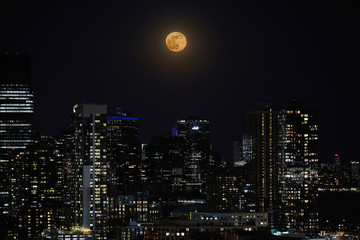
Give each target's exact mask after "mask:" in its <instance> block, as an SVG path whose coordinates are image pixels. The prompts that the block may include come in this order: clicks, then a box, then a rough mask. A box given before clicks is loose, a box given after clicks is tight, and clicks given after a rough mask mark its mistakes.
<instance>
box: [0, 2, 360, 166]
mask: <svg viewBox="0 0 360 240" xmlns="http://www.w3.org/2000/svg"><path fill="white" fill-rule="evenodd" d="M1 8H2V9H4V14H3V15H2V16H1V24H2V26H3V35H2V37H1V38H0V52H2V53H4V52H9V53H15V52H22V53H26V54H29V55H30V57H31V63H32V75H33V88H34V91H35V93H36V94H35V99H34V100H35V106H36V107H35V113H34V114H35V127H36V129H37V130H38V131H41V132H44V133H45V134H50V135H55V134H59V129H65V128H68V126H69V125H70V122H69V117H68V116H69V114H70V112H71V109H72V106H73V104H75V103H89V102H94V103H98V104H110V107H112V108H114V107H115V106H121V107H122V108H123V109H125V110H128V111H130V112H131V113H132V114H133V115H136V116H138V117H139V119H140V128H139V129H140V132H139V135H140V138H141V139H142V140H143V141H145V142H146V141H148V140H149V139H150V137H151V136H153V135H156V134H157V133H158V132H160V131H168V129H171V127H173V126H174V125H175V123H176V120H177V119H181V118H184V117H187V116H191V115H199V116H200V117H203V118H206V119H210V120H211V121H212V123H213V125H212V130H213V136H215V138H214V145H215V147H216V148H217V149H219V150H220V151H221V153H222V155H224V156H227V157H230V156H231V154H232V148H231V146H232V142H233V141H234V140H239V139H240V138H241V135H242V134H243V133H244V132H245V129H246V127H245V124H244V123H245V122H246V114H245V113H246V112H248V111H251V110H253V109H255V108H256V104H257V103H260V102H263V101H269V102H270V103H272V104H273V108H274V109H276V110H280V109H282V108H283V107H285V105H286V104H287V102H288V101H290V100H291V99H293V98H300V99H303V100H304V101H305V104H306V106H307V107H309V108H316V109H318V110H319V123H320V125H321V128H320V129H319V135H320V139H321V141H320V148H319V149H320V161H322V162H324V161H328V160H329V159H331V157H332V155H333V154H334V153H339V154H341V155H342V156H343V159H344V160H346V161H351V160H356V159H357V156H358V154H357V152H356V147H355V146H356V145H357V144H358V143H359V140H358V139H357V137H356V132H359V126H358V124H356V119H357V118H358V112H357V111H354V109H356V107H357V106H356V102H357V98H356V87H355V85H356V84H355V82H356V80H357V79H358V78H359V71H358V68H357V64H356V62H357V60H356V59H357V56H358V54H357V53H358V52H359V45H358V44H357V43H358V42H359V41H358V40H359V30H358V28H357V27H356V23H357V22H358V21H357V20H358V17H359V16H358V12H357V11H355V9H358V5H357V4H355V3H354V4H353V3H348V2H346V3H345V2H344V3H338V2H327V3H322V2H313V3H312V4H297V3H276V4H274V3H267V2H262V3H259V4H252V3H246V4H245V3H238V5H235V4H234V3H233V4H230V3H224V4H220V5H215V4H214V5H213V4H206V5H203V4H200V3H192V4H190V5H189V4H186V3H184V4H180V3H167V4H160V3H158V4H154V3H146V4H142V5H140V6H139V5H136V4H132V3H127V4H126V5H121V4H118V3H107V4H104V5H101V8H97V5H96V4H92V3H89V4H88V5H86V6H82V5H81V6H80V5H78V4H77V3H72V4H70V3H63V4H50V3H40V2H39V3H23V2H12V3H11V2H6V1H5V2H2V3H1ZM125 9H126V10H125ZM11 16H16V17H15V18H12V17H11ZM7 18H9V19H12V20H11V21H7ZM171 30H179V31H181V32H183V33H184V34H185V35H186V36H187V38H188V40H189V41H188V46H187V48H186V49H185V50H184V51H183V52H182V54H181V55H176V56H175V55H171V54H169V52H168V49H167V48H166V46H165V44H164V40H165V37H166V35H167V34H168V33H169V32H171ZM99 83H103V84H99ZM139 86H140V87H139ZM48 90H49V91H48ZM63 96H66V98H64V97H63ZM50 103H51V104H50ZM164 113H166V114H164ZM229 115H230V117H229ZM49 119H51V121H49ZM220 139H221V140H220ZM344 139H346V141H344ZM345 142H348V143H347V144H345Z"/></svg>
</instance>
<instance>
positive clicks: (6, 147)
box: [0, 54, 34, 238]
mask: <svg viewBox="0 0 360 240" xmlns="http://www.w3.org/2000/svg"><path fill="white" fill-rule="evenodd" d="M33 112H34V109H33V91H32V83H31V71H30V61H29V57H28V56H27V55H24V54H1V55H0V176H1V177H0V226H1V227H0V228H1V229H0V230H1V231H0V232H1V233H0V238H1V237H3V236H2V235H1V234H2V233H4V234H5V232H7V228H8V223H9V222H11V218H12V217H14V214H15V213H14V211H12V209H13V208H16V206H13V203H14V201H11V200H10V198H11V196H10V193H12V194H14V191H12V190H11V187H10V185H11V183H10V178H11V174H13V173H15V172H16V171H17V169H14V167H20V168H21V167H22V166H13V165H12V164H15V163H14V162H11V159H14V158H15V157H16V155H17V154H18V153H19V151H23V150H25V148H26V147H27V146H29V145H31V144H32V143H33ZM11 169H13V170H11ZM10 170H11V171H10ZM20 177H21V175H18V176H17V178H20ZM18 180H19V179H18ZM13 213H14V214H13Z"/></svg>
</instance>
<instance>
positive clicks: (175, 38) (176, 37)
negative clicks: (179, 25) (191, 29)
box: [165, 32, 187, 52]
mask: <svg viewBox="0 0 360 240" xmlns="http://www.w3.org/2000/svg"><path fill="white" fill-rule="evenodd" d="M165 43H166V46H167V47H168V49H169V50H171V51H173V52H180V51H182V50H184V48H185V47H186V43H187V42H186V38H185V36H184V34H182V33H180V32H172V33H170V34H169V35H168V36H167V37H166V41H165Z"/></svg>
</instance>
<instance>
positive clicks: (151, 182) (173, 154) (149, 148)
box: [142, 136, 188, 199]
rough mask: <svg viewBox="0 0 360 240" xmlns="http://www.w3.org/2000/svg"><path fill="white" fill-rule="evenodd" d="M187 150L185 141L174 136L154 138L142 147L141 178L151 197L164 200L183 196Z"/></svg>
mask: <svg viewBox="0 0 360 240" xmlns="http://www.w3.org/2000/svg"><path fill="white" fill-rule="evenodd" d="M187 150H188V149H187V145H186V140H185V139H184V138H182V137H176V136H156V137H153V138H152V139H151V141H150V143H148V144H146V145H144V147H143V159H142V175H143V176H142V178H143V182H144V184H145V185H146V186H151V190H150V193H151V195H159V196H160V195H162V198H163V199H166V198H169V197H170V198H172V197H178V196H179V195H182V194H183V191H184V183H185V175H184V164H185V160H186V157H187V152H188V151H187Z"/></svg>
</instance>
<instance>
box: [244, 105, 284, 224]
mask: <svg viewBox="0 0 360 240" xmlns="http://www.w3.org/2000/svg"><path fill="white" fill-rule="evenodd" d="M277 130H278V112H275V111H273V110H272V109H271V105H270V104H269V103H261V104H258V106H257V110H256V111H253V112H248V113H247V137H246V141H247V142H246V144H245V146H246V154H247V155H249V156H247V157H248V163H247V168H248V170H247V183H248V184H250V186H249V188H250V191H254V192H255V195H256V196H255V198H256V199H254V200H255V201H254V204H256V210H257V211H260V212H269V215H270V216H269V217H270V221H271V223H272V222H273V219H274V211H275V206H276V199H277V191H278V189H277V187H278V186H277V174H278V165H277V142H278V137H277V134H278V132H277ZM249 153H251V154H249Z"/></svg>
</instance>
